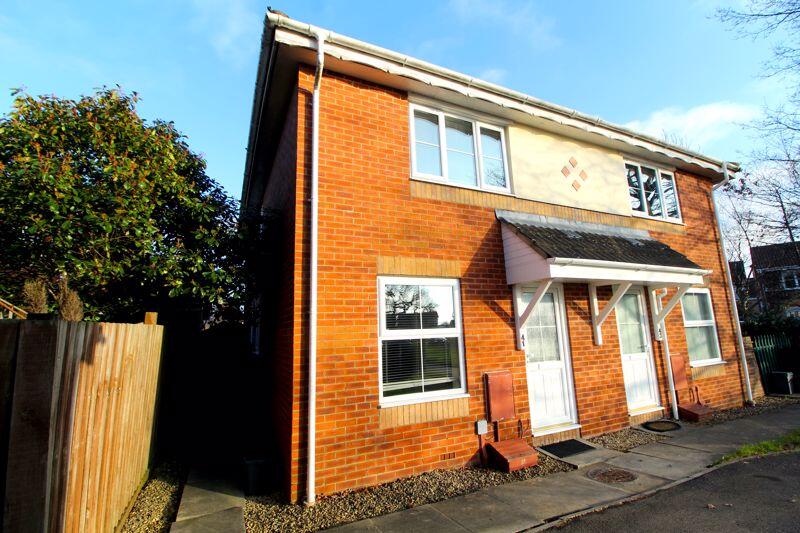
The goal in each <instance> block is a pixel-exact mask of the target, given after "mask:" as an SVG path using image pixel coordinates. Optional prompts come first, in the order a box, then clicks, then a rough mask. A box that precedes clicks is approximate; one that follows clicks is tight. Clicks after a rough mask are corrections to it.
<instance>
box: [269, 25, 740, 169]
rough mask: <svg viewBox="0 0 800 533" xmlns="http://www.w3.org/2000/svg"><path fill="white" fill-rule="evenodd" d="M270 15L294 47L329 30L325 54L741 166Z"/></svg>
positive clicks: (707, 164)
mask: <svg viewBox="0 0 800 533" xmlns="http://www.w3.org/2000/svg"><path fill="white" fill-rule="evenodd" d="M267 17H268V20H269V23H270V24H271V25H273V26H274V27H275V28H282V29H285V30H287V31H288V32H289V33H285V34H276V40H279V41H280V42H283V43H284V44H288V45H290V46H301V47H306V48H309V49H315V48H316V46H315V43H314V42H313V41H314V37H315V36H316V35H317V34H318V32H320V31H322V32H325V33H326V35H327V37H326V42H327V50H326V53H327V54H328V55H330V56H332V57H335V58H337V59H341V60H343V61H350V62H353V63H360V64H363V65H366V66H370V67H373V68H376V69H378V70H382V71H384V72H387V73H389V74H393V75H398V76H403V77H407V78H411V79H415V80H417V81H419V82H422V83H424V84H426V85H429V86H433V87H439V88H443V89H449V90H453V91H455V92H458V93H461V94H463V95H465V96H468V97H471V98H478V99H482V100H485V101H488V102H490V103H493V104H496V105H499V106H501V107H504V108H507V109H513V110H516V111H521V112H523V113H526V114H528V115H531V116H535V117H539V118H544V119H548V120H551V121H554V122H557V123H559V124H562V125H565V126H571V127H574V128H578V129H580V130H583V131H585V132H588V133H593V134H597V135H602V136H604V137H606V138H608V139H611V140H616V141H620V142H624V143H626V144H629V145H631V146H633V147H637V148H641V149H645V150H648V151H651V152H654V153H658V154H661V155H663V156H666V157H669V158H673V159H677V160H680V161H683V162H685V163H687V164H693V165H697V166H699V167H701V168H704V169H706V170H709V171H712V172H716V173H718V174H720V175H722V174H723V172H722V170H723V169H722V166H723V164H724V165H726V170H727V171H729V172H738V171H739V170H740V166H739V165H738V164H737V163H727V162H723V161H721V160H718V159H714V158H711V157H708V156H705V155H703V154H700V153H697V152H694V151H692V150H687V149H686V148H683V147H680V146H675V145H672V144H669V143H666V142H664V141H662V140H660V139H657V138H655V137H651V136H649V135H644V134H641V133H637V132H635V131H633V130H630V129H628V128H625V127H623V126H619V125H616V124H613V123H611V122H607V121H604V120H602V119H601V118H599V117H592V116H590V115H586V114H583V113H580V112H578V111H576V110H574V109H570V108H567V107H563V106H559V105H557V104H553V103H550V102H546V101H544V100H541V99H539V98H535V97H533V96H530V95H527V94H524V93H521V92H518V91H514V90H512V89H508V88H506V87H502V86H500V85H496V84H494V83H490V82H487V81H484V80H481V79H478V78H474V77H472V76H467V75H466V74H462V73H460V72H456V71H454V70H450V69H446V68H444V67H440V66H437V65H434V64H432V63H428V62H426V61H422V60H420V59H416V58H414V57H411V56H408V55H404V54H400V53H398V52H394V51H392V50H388V49H386V48H381V47H379V46H375V45H372V44H369V43H366V42H363V41H359V40H358V39H353V38H351V37H347V36H344V35H339V34H337V33H334V32H328V31H327V30H322V29H320V28H318V27H316V26H313V25H311V24H306V23H302V22H298V21H296V20H293V19H290V18H287V17H285V16H283V15H278V14H275V13H272V12H270V13H268V14H267ZM291 34H294V35H291ZM298 37H300V38H298ZM303 37H305V39H303Z"/></svg>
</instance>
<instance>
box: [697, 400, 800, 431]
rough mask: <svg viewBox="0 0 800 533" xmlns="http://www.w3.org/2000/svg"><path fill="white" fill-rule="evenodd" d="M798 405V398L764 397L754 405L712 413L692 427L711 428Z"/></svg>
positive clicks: (799, 401)
mask: <svg viewBox="0 0 800 533" xmlns="http://www.w3.org/2000/svg"><path fill="white" fill-rule="evenodd" d="M796 403H800V396H794V397H789V396H764V397H763V398H760V399H758V400H756V401H755V405H752V406H744V407H734V408H732V409H724V410H721V411H714V413H713V414H712V415H711V416H710V417H709V418H708V419H706V420H704V421H702V422H696V423H693V424H692V425H693V426H711V425H714V424H719V423H721V422H727V421H728V420H736V419H737V418H744V417H746V416H753V415H760V414H761V413H766V412H768V411H773V410H775V409H780V408H781V407H786V406H787V405H792V404H796Z"/></svg>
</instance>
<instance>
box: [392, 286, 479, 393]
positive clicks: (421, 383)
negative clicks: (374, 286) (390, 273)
mask: <svg viewBox="0 0 800 533" xmlns="http://www.w3.org/2000/svg"><path fill="white" fill-rule="evenodd" d="M378 280H379V287H380V289H379V290H380V302H379V309H380V318H379V319H380V331H379V341H380V393H381V394H380V398H381V405H389V404H393V403H409V402H413V401H418V400H426V399H428V398H430V399H431V400H433V399H440V398H446V397H451V396H457V395H461V394H464V393H465V392H466V388H465V384H464V377H463V376H464V346H463V339H462V329H461V309H460V294H459V284H458V280H455V279H435V278H389V277H381V278H379V279H378Z"/></svg>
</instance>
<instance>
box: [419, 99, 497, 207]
mask: <svg viewBox="0 0 800 533" xmlns="http://www.w3.org/2000/svg"><path fill="white" fill-rule="evenodd" d="M416 111H422V112H423V113H430V114H431V115H436V116H437V117H438V125H439V158H440V162H441V169H442V175H441V176H437V175H435V174H426V173H424V172H417V139H416V131H415V126H414V113H415V112H416ZM446 117H450V118H454V119H456V120H462V121H464V122H469V123H470V124H472V145H473V146H472V147H473V152H474V156H475V171H476V175H477V185H476V186H471V185H464V184H463V183H454V182H452V181H450V180H449V179H448V168H447V135H446V130H445V118H446ZM481 128H483V129H487V130H492V131H495V132H498V133H500V150H501V152H502V154H503V172H504V173H505V177H506V186H505V187H495V186H493V185H488V184H486V183H484V181H483V152H482V147H481V140H480V135H481ZM409 132H410V134H411V139H410V144H411V176H412V177H413V178H415V179H420V180H424V181H433V182H435V183H443V184H446V185H452V186H454V187H463V188H465V189H474V190H482V191H488V192H495V193H502V194H511V173H510V172H509V167H508V145H507V143H506V132H505V128H503V127H502V126H498V125H495V124H489V123H487V122H485V121H483V120H479V119H476V118H474V117H469V116H467V115H465V114H459V113H453V112H451V111H449V110H448V111H445V110H442V109H436V108H434V107H429V106H426V105H422V104H416V103H412V104H410V105H409Z"/></svg>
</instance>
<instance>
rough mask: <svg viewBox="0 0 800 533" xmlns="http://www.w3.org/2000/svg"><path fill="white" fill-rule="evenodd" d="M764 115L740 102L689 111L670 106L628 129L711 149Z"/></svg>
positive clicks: (690, 145)
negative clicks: (743, 124) (744, 125)
mask: <svg viewBox="0 0 800 533" xmlns="http://www.w3.org/2000/svg"><path fill="white" fill-rule="evenodd" d="M759 114H760V109H759V107H757V106H755V105H751V104H741V103H736V102H713V103H710V104H703V105H699V106H695V107H691V108H689V109H681V108H679V107H668V108H665V109H661V110H659V111H655V112H653V113H651V114H650V116H649V117H647V118H646V119H643V120H633V121H631V122H628V123H627V124H625V126H626V127H628V128H630V129H632V130H635V131H639V132H642V133H646V134H648V135H652V136H653V137H658V138H667V139H670V140H673V141H674V140H676V139H677V140H679V141H680V143H681V144H688V145H689V147H691V148H694V149H699V150H707V149H708V147H709V146H710V145H712V144H715V143H718V142H720V141H722V140H725V139H726V138H729V137H731V136H733V135H734V134H737V133H739V132H740V131H741V124H742V123H745V122H749V121H751V120H753V119H755V118H756V117H758V116H759Z"/></svg>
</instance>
